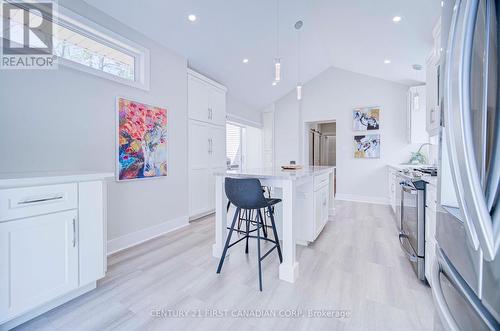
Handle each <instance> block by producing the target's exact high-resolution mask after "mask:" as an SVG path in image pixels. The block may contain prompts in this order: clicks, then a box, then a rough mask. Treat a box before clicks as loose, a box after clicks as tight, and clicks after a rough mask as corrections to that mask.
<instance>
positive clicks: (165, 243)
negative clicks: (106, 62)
mask: <svg viewBox="0 0 500 331" xmlns="http://www.w3.org/2000/svg"><path fill="white" fill-rule="evenodd" d="M213 241H214V218H213V216H211V217H207V218H204V219H202V220H199V221H195V222H193V223H191V225H189V226H188V227H185V228H182V229H180V230H177V231H174V232H172V233H169V234H167V235H164V236H161V237H159V238H156V239H154V240H151V241H149V242H146V243H144V244H141V245H139V246H136V247H133V248H130V249H127V250H125V251H122V252H119V253H117V254H114V255H112V256H110V257H109V259H108V263H109V267H108V273H107V275H106V277H105V278H104V279H103V280H101V281H100V282H99V285H98V288H97V289H96V290H94V291H92V292H90V293H88V294H85V295H83V296H82V297H79V298H77V299H75V300H73V301H71V302H69V303H67V304H65V305H63V306H61V307H58V308H55V309H53V310H52V311H49V312H47V313H45V314H44V315H42V316H40V317H38V318H36V319H34V320H32V321H30V322H27V323H25V324H23V325H21V326H19V327H18V328H17V329H18V330H238V331H243V330H273V331H277V330H432V329H433V325H434V318H435V316H434V308H433V302H432V296H431V291H430V288H429V287H428V286H427V285H424V284H422V283H420V282H419V281H418V280H417V279H416V276H415V274H414V273H413V271H412V269H411V266H410V264H409V262H408V260H407V259H406V258H405V256H404V254H403V252H402V251H401V249H400V247H399V243H398V238H397V231H396V226H395V221H394V218H393V215H392V212H391V211H390V209H389V207H388V206H382V205H371V204H361V203H349V202H341V201H339V202H337V213H336V216H334V217H332V218H331V221H330V222H329V223H328V224H327V225H326V227H325V229H324V231H323V232H322V233H321V235H320V236H319V238H318V240H317V241H316V242H315V243H314V244H312V245H310V246H309V247H301V246H299V247H298V248H297V256H298V260H299V262H300V276H299V279H298V280H297V282H296V283H294V284H290V283H287V282H284V281H280V280H279V279H278V258H277V254H276V253H274V252H273V253H272V254H271V255H270V256H269V257H268V258H266V259H265V260H264V262H263V266H264V267H263V273H264V276H263V286H264V291H263V292H259V290H258V270H257V255H256V246H255V241H251V243H252V244H251V246H250V254H249V255H245V254H244V243H243V242H242V243H241V244H238V245H236V246H233V248H231V249H230V253H231V256H230V257H229V258H228V259H227V260H226V263H225V264H224V267H223V270H222V273H221V274H220V275H217V274H216V273H215V270H216V267H217V263H218V260H217V259H215V258H213V257H212V255H211V253H212V243H213ZM198 309H199V310H200V311H199V312H201V314H203V315H204V314H206V313H207V311H208V312H213V311H214V310H216V311H215V312H217V313H219V314H227V317H217V316H214V317H205V318H199V317H193V316H184V317H183V316H166V315H168V314H171V315H175V314H181V312H182V313H187V314H188V315H189V314H193V313H196V314H198V311H197V310H198ZM225 310H227V313H226V312H225ZM310 310H323V312H326V310H332V312H331V314H332V315H335V312H333V311H347V313H348V316H347V317H343V318H342V317H339V316H330V317H325V316H323V317H321V318H319V317H316V318H306V317H304V316H302V317H296V318H292V317H279V316H280V315H288V314H292V313H294V312H295V313H302V314H305V315H307V314H308V312H309V311H310ZM158 311H160V312H162V313H163V314H164V316H163V317H157V316H153V315H155V314H157V312H158ZM245 312H247V313H249V314H251V313H255V314H258V313H259V312H260V313H262V314H264V313H267V314H276V316H277V317H265V318H258V317H247V318H243V317H242V314H244V313H245Z"/></svg>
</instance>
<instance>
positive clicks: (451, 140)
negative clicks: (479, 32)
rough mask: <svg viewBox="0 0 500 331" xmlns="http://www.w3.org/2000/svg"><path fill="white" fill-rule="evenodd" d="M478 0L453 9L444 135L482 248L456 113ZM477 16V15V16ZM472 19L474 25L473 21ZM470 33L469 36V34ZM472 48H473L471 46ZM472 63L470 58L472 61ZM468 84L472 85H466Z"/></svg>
mask: <svg viewBox="0 0 500 331" xmlns="http://www.w3.org/2000/svg"><path fill="white" fill-rule="evenodd" d="M477 2H478V0H457V1H456V3H455V6H454V8H453V17H452V20H451V26H450V32H449V38H448V45H447V52H446V61H445V63H446V66H445V68H444V72H445V75H444V76H445V77H444V93H443V94H444V99H445V102H444V104H445V109H444V112H445V118H444V127H445V128H444V132H443V133H444V134H446V136H447V139H446V141H447V150H448V158H449V161H450V168H451V174H452V178H453V186H454V188H455V193H456V196H457V200H458V203H459V205H460V209H461V210H462V212H463V216H464V218H465V228H466V230H467V234H468V236H469V239H470V241H471V244H472V246H473V248H474V249H478V248H479V238H478V233H477V230H476V228H475V223H474V222H473V220H472V217H471V211H470V210H469V204H468V203H467V202H466V198H465V192H464V187H465V185H467V184H465V185H464V183H463V181H464V180H466V178H464V177H463V176H462V175H461V171H460V170H461V166H460V164H461V163H463V162H464V160H462V158H460V160H459V155H458V154H459V153H458V151H459V148H463V146H464V145H465V144H466V143H465V142H464V141H463V140H464V139H465V138H464V127H463V126H462V123H461V122H462V121H461V116H457V115H456V113H457V112H460V113H463V111H464V105H463V103H464V102H465V100H464V96H463V92H464V87H463V85H464V82H465V80H464V77H463V75H464V72H463V71H464V66H465V65H464V61H462V59H463V58H464V57H467V56H469V57H470V54H468V55H466V53H467V51H468V50H470V48H471V47H472V34H473V29H472V28H473V26H472V28H468V25H470V24H468V23H471V22H470V21H471V19H470V16H471V13H470V12H471V11H473V10H471V7H474V4H476V9H477ZM473 17H475V15H473ZM473 23H474V22H473V20H472V24H473ZM466 34H468V38H467V37H466V36H465V35H466ZM465 39H467V40H468V41H469V42H470V45H467V44H466V43H465ZM467 47H469V49H467ZM468 63H469V64H470V61H468ZM466 85H467V86H468V84H466ZM462 154H463V153H462Z"/></svg>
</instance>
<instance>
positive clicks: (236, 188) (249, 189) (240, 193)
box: [217, 178, 283, 291]
mask: <svg viewBox="0 0 500 331" xmlns="http://www.w3.org/2000/svg"><path fill="white" fill-rule="evenodd" d="M225 189H226V195H227V198H228V199H229V202H230V203H231V204H233V205H234V206H236V211H235V213H234V217H233V221H232V223H231V227H228V229H229V233H228V235H227V239H226V244H225V245H224V250H223V252H222V256H221V258H220V261H219V266H218V267H217V273H220V271H221V269H222V265H223V264H224V259H225V258H226V253H227V250H228V248H229V247H231V246H234V245H235V244H237V243H239V242H240V241H242V240H243V239H246V247H245V253H246V254H248V239H249V238H256V239H257V255H258V258H259V289H260V290H261V291H262V265H261V262H262V260H263V259H264V258H266V257H267V256H268V255H269V254H270V253H271V252H272V251H273V250H274V249H275V248H276V250H277V251H278V256H279V259H280V263H281V262H283V256H282V255H281V248H280V243H279V238H278V232H277V231H276V224H275V222H274V215H273V213H272V211H271V208H272V206H274V205H275V204H277V203H279V202H281V199H272V198H266V197H264V194H263V192H262V186H261V184H260V181H259V180H258V179H255V178H239V179H238V178H226V181H225ZM264 208H265V209H267V210H268V212H269V216H270V217H269V218H270V220H271V227H272V230H273V234H274V240H272V239H269V238H266V237H261V235H260V229H261V228H264V223H263V217H262V213H261V209H264ZM242 210H246V211H253V210H255V211H256V212H257V217H256V219H255V220H252V219H251V218H250V219H245V222H246V229H245V231H241V230H239V229H237V228H235V226H236V221H238V219H239V218H240V217H241V216H240V213H241V211H242ZM250 225H254V226H255V227H256V228H255V229H253V230H252V231H250ZM233 231H236V232H238V233H244V234H245V236H243V237H242V238H240V239H238V240H237V241H235V242H234V243H231V236H232V234H233ZM252 232H257V235H256V236H255V235H251V234H250V233H252ZM261 240H266V241H269V242H272V243H274V246H273V247H272V248H271V249H270V250H269V251H267V252H266V253H265V254H264V255H261V251H260V241H261Z"/></svg>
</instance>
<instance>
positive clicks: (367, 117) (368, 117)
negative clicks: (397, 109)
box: [352, 107, 380, 131]
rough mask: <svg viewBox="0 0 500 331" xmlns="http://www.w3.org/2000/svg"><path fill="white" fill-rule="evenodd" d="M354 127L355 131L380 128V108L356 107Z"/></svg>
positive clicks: (353, 117)
mask: <svg viewBox="0 0 500 331" xmlns="http://www.w3.org/2000/svg"><path fill="white" fill-rule="evenodd" d="M352 128H353V130H354V131H367V130H368V131H369V130H378V129H380V108H379V107H370V108H356V109H354V110H353V111H352Z"/></svg>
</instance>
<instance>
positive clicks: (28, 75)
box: [0, 0, 188, 242]
mask: <svg viewBox="0 0 500 331" xmlns="http://www.w3.org/2000/svg"><path fill="white" fill-rule="evenodd" d="M59 4H60V5H62V6H64V7H67V8H68V9H70V10H73V11H74V12H76V13H78V14H80V15H82V16H85V17H87V18H89V19H90V20H92V21H94V22H96V23H98V24H101V25H103V26H104V27H106V28H108V29H109V30H111V31H114V32H116V33H118V34H120V35H122V36H123V37H125V38H128V39H130V40H132V41H134V42H136V43H138V44H141V45H143V46H145V47H147V48H149V49H150V52H151V89H150V91H148V92H147V91H142V90H139V89H135V88H132V87H128V86H126V85H122V84H119V83H115V82H112V81H108V80H105V79H102V78H98V77H96V76H93V75H90V74H86V73H83V72H80V71H76V70H71V69H68V68H65V67H60V68H59V69H58V70H38V71H36V70H24V71H23V70H5V71H2V72H1V73H0V135H1V139H0V153H1V155H2V156H3V157H2V162H0V171H2V172H11V171H44V170H47V171H49V170H79V169H81V170H96V171H106V172H114V170H115V98H116V96H124V97H127V98H130V99H133V100H137V101H141V102H144V103H147V104H151V105H157V106H162V107H166V108H167V109H168V116H169V127H168V129H169V132H168V138H169V142H168V152H169V165H168V167H169V169H168V171H169V173H168V177H164V178H160V179H149V180H140V181H134V182H121V183H117V182H114V181H113V182H111V183H110V184H109V186H108V239H116V238H125V239H127V238H128V239H127V240H133V239H134V238H137V236H135V237H130V234H131V233H137V231H143V232H142V233H143V234H144V233H145V232H144V231H146V233H147V232H148V231H147V230H145V229H148V228H150V230H151V229H153V230H155V231H156V232H157V231H160V230H161V231H164V230H166V229H169V228H172V227H175V226H179V225H180V224H185V223H186V222H187V214H188V200H187V196H188V194H187V135H186V132H187V101H186V100H187V81H186V68H187V63H186V59H184V58H182V57H180V56H178V55H176V54H174V53H172V52H171V51H169V50H167V49H165V48H163V47H161V46H159V45H158V44H156V43H154V42H152V41H151V40H149V39H147V38H146V37H144V36H142V35H141V34H139V33H137V32H135V31H133V30H131V29H130V28H128V27H126V26H124V25H123V24H121V23H119V22H118V21H116V20H114V19H112V18H111V17H109V16H107V15H104V14H103V13H101V12H99V11H97V10H96V9H94V8H93V7H91V6H89V5H87V4H86V3H85V2H84V1H77V0H74V1H73V0H60V1H59ZM159 225H161V226H159ZM155 231H152V232H155ZM150 232H151V231H150ZM127 235H128V237H127ZM123 236H125V237H123ZM127 240H125V242H126V241H127ZM122 242H123V241H122Z"/></svg>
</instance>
